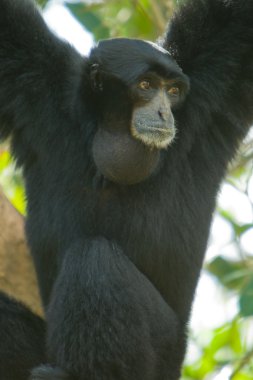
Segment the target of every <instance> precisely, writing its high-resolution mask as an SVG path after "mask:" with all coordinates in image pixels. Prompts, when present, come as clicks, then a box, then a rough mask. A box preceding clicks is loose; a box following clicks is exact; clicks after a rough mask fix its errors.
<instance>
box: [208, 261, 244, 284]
mask: <svg viewBox="0 0 253 380" xmlns="http://www.w3.org/2000/svg"><path fill="white" fill-rule="evenodd" d="M206 269H207V270H208V271H209V272H210V273H211V274H212V275H213V276H215V277H216V278H217V279H218V280H219V282H220V283H221V284H222V285H223V286H225V287H226V288H227V289H233V290H234V289H236V290H238V288H241V287H242V286H243V284H244V282H245V277H246V276H248V275H249V274H250V273H251V271H250V270H249V268H247V267H246V265H245V261H236V262H235V261H231V260H227V259H225V258H224V257H222V256H218V257H216V258H215V259H214V260H213V261H211V262H210V263H209V264H207V265H206Z"/></svg>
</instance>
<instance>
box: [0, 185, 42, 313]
mask: <svg viewBox="0 0 253 380" xmlns="http://www.w3.org/2000/svg"><path fill="white" fill-rule="evenodd" d="M0 289H1V290H3V291H5V292H6V293H8V294H9V295H11V296H13V297H15V298H16V299H18V300H21V301H23V302H24V303H25V304H26V305H28V306H29V307H30V308H31V309H32V310H33V311H35V312H36V313H39V314H41V313H42V308H41V303H40V296H39V292H38V286H37V281H36V275H35V271H34V267H33V263H32V259H31V256H30V254H29V250H28V247H27V244H26V240H25V233H24V219H23V217H22V216H21V215H20V214H19V213H18V212H17V210H16V209H15V208H14V207H13V206H12V205H11V204H10V202H9V201H8V200H7V198H6V197H5V195H4V194H3V192H2V191H1V189H0Z"/></svg>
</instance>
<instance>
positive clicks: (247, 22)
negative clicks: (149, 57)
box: [164, 0, 253, 147]
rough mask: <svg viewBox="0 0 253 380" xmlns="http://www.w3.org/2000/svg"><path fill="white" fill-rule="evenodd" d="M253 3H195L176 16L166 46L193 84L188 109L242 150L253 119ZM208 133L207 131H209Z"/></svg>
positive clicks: (193, 0) (215, 0) (235, 0)
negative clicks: (244, 138) (240, 145)
mask: <svg viewBox="0 0 253 380" xmlns="http://www.w3.org/2000/svg"><path fill="white" fill-rule="evenodd" d="M252 14H253V2H252V1H243V2H241V1H240V0H230V1H225V0H205V1H203V0H191V1H188V2H187V3H186V5H185V6H183V7H181V8H180V10H179V11H178V13H176V14H175V16H174V18H173V20H172V22H171V24H170V26H169V29H168V32H167V35H166V37H165V40H164V46H165V47H166V48H167V49H168V50H169V51H170V52H171V53H172V55H173V56H174V57H175V59H176V60H177V61H178V63H179V64H180V66H181V67H182V69H183V71H184V72H185V74H187V75H188V76H189V78H190V81H191V92H190V94H189V98H188V102H186V104H185V110H186V111H187V110H190V112H189V111H187V112H188V113H189V117H190V118H193V117H194V118H195V121H194V122H195V124H199V125H198V126H197V129H200V128H202V127H201V125H203V124H205V125H207V127H208V129H209V130H210V129H211V128H212V131H213V130H215V129H217V130H219V133H220V136H218V135H216V138H218V137H219V139H220V143H222V141H221V140H222V139H224V138H225V139H228V143H229V144H230V146H231V147H232V146H236V144H237V141H238V140H240V139H241V138H242V137H243V136H244V135H245V134H246V132H247V130H248V128H249V126H250V125H251V123H252V121H253V107H252V99H253V74H252V73H253V53H252V51H253V21H252ZM208 129H207V130H208Z"/></svg>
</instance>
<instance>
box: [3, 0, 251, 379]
mask: <svg viewBox="0 0 253 380" xmlns="http://www.w3.org/2000/svg"><path fill="white" fill-rule="evenodd" d="M0 4H1V13H0V123H1V127H0V132H1V136H2V138H7V137H9V136H11V141H12V149H13V154H14V156H15V157H16V160H17V163H18V165H20V166H22V167H23V172H24V178H25V184H26V192H27V200H28V209H27V211H28V217H27V226H26V230H27V237H28V241H29V244H30V247H31V251H32V255H33V258H34V263H35V267H36V271H37V275H38V281H39V286H40V291H41V295H42V299H43V303H44V307H45V311H46V319H47V334H46V347H47V363H48V364H47V365H41V366H39V367H37V368H36V369H34V370H33V374H32V377H31V378H32V380H38V379H40V380H42V379H44V380H48V379H56V378H57V379H71V380H73V379H78V380H129V379H131V380H144V379H145V380H165V379H166V380H178V379H179V377H180V367H181V363H182V360H183V357H184V353H185V346H186V326H187V322H188V320H189V316H190V311H191V305H192V300H193V297H194V291H195V288H196V284H197V281H198V277H199V273H200V269H201V266H202V262H203V256H204V252H205V249H206V244H207V238H208V231H209V227H210V222H211V217H212V213H213V210H214V207H215V197H216V194H217V192H218V189H219V186H220V183H221V180H222V179H223V177H224V175H225V173H226V168H227V164H228V162H229V161H230V160H231V159H232V158H233V157H234V155H235V152H236V149H237V147H238V145H239V143H240V141H241V140H242V139H243V137H244V136H245V135H246V133H247V131H248V130H249V128H250V125H251V123H252V121H253V18H252V15H253V2H252V0H243V1H242V0H188V1H186V2H185V3H184V4H183V5H182V6H181V7H180V8H179V9H178V11H177V12H176V14H175V16H174V17H173V18H172V21H171V23H170V25H169V27H168V30H167V32H166V33H165V36H164V37H163V38H162V39H161V40H159V42H158V44H157V45H155V44H152V43H149V42H146V41H141V40H130V39H111V40H106V41H102V42H100V43H99V44H98V45H97V46H96V47H94V48H93V49H92V51H91V53H90V55H89V57H86V58H83V57H81V56H79V55H78V53H77V52H76V51H75V50H74V49H73V48H71V47H70V46H69V45H68V44H67V43H66V42H63V41H61V40H59V39H58V38H57V37H56V36H54V35H53V34H52V33H51V32H50V31H49V30H48V28H47V27H46V25H45V23H44V21H43V19H42V17H41V15H40V14H39V12H38V10H37V9H36V8H35V7H34V5H33V4H32V3H31V1H29V0H24V1H21V0H1V1H0ZM4 344H5V343H4Z"/></svg>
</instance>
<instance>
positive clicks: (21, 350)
mask: <svg viewBox="0 0 253 380" xmlns="http://www.w3.org/2000/svg"><path fill="white" fill-rule="evenodd" d="M45 333H46V326H45V322H44V321H43V320H42V319H41V318H39V317H38V316H36V315H34V314H33V313H32V312H31V311H30V310H28V309H27V308H26V307H25V306H24V305H22V304H21V303H19V302H16V301H15V300H13V299H10V298H9V297H7V296H6V295H5V294H3V293H2V292H0V336H1V338H0V379H1V380H27V379H28V376H29V374H30V370H31V368H32V367H34V366H36V365H39V364H40V363H43V362H45V360H46V356H45Z"/></svg>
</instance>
